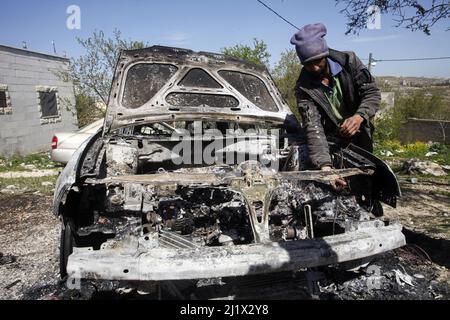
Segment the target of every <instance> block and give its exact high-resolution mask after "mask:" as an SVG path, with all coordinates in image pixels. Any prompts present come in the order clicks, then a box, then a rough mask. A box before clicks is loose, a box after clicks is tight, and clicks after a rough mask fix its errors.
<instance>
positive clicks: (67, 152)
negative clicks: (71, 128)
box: [50, 149, 76, 163]
mask: <svg viewBox="0 0 450 320" xmlns="http://www.w3.org/2000/svg"><path fill="white" fill-rule="evenodd" d="M75 151H76V150H75V149H53V150H52V151H51V153H50V158H51V159H52V161H55V162H61V163H68V162H69V160H70V158H72V156H73V154H74V153H75Z"/></svg>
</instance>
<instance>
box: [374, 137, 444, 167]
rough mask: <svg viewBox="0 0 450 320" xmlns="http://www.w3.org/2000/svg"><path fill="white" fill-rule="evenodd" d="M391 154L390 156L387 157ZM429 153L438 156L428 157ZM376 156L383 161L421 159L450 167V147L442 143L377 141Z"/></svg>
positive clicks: (375, 146)
mask: <svg viewBox="0 0 450 320" xmlns="http://www.w3.org/2000/svg"><path fill="white" fill-rule="evenodd" d="M387 152H389V153H390V155H389V156H388V155H386V153H387ZM429 152H436V153H437V154H432V155H429V156H428V157H427V156H426V154H427V153H429ZM374 154H375V155H377V156H379V157H381V158H383V159H398V160H404V159H412V158H415V159H420V160H424V161H425V160H429V161H433V162H436V163H438V164H441V165H450V146H448V145H445V144H440V143H436V142H435V143H425V142H421V141H417V142H415V143H409V144H405V145H404V144H401V143H400V141H398V140H383V141H376V142H375V145H374Z"/></svg>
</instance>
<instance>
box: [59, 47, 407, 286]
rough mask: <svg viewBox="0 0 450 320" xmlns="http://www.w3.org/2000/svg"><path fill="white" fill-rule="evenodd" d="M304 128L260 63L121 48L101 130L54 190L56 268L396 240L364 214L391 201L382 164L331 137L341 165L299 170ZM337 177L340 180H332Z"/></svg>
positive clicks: (247, 267) (298, 257) (258, 269)
mask: <svg viewBox="0 0 450 320" xmlns="http://www.w3.org/2000/svg"><path fill="white" fill-rule="evenodd" d="M210 129H211V130H212V131H211V130H210ZM275 133H276V134H275ZM302 137H303V136H302V131H301V128H300V126H299V124H298V123H297V121H296V120H295V117H294V116H293V115H292V113H291V111H290V109H289V107H288V106H287V105H286V103H285V102H284V101H283V100H282V98H281V96H280V94H279V92H278V90H277V89H276V87H275V85H274V83H273V81H272V79H271V77H270V75H269V73H268V72H267V71H266V69H265V68H261V67H259V66H255V65H252V64H248V63H246V62H243V61H240V60H236V59H232V58H228V57H225V56H223V55H219V54H212V53H202V52H193V51H190V50H185V49H177V48H168V47H160V46H154V47H150V48H146V49H140V50H130V51H123V52H122V54H121V56H120V58H119V61H118V64H117V69H116V72H115V76H114V79H113V83H112V87H111V93H110V98H109V103H108V109H107V114H106V117H105V122H104V126H103V129H102V130H101V131H99V132H98V133H97V134H95V135H94V136H93V137H91V138H90V139H89V140H87V141H86V142H85V143H84V144H83V145H82V146H81V147H80V148H79V149H78V150H77V151H76V153H75V154H74V156H73V157H72V159H71V160H70V162H69V163H68V165H67V166H66V168H65V169H64V171H63V172H62V174H61V176H60V177H59V180H58V182H57V186H56V189H55V197H54V213H55V214H56V215H58V216H59V217H60V218H61V221H62V234H61V257H60V258H61V259H60V262H61V275H62V276H66V275H69V276H70V277H74V278H87V279H105V280H138V281H160V280H183V279H200V278H210V277H228V276H244V275H250V274H261V273H270V272H276V271H286V270H296V269H299V268H309V267H316V266H324V265H330V264H339V263H341V262H346V261H359V260H361V259H364V258H367V257H371V256H373V255H376V254H379V253H382V252H385V251H388V250H392V249H395V248H398V247H400V246H403V245H404V244H405V238H404V236H403V234H402V232H401V226H400V225H398V224H391V225H385V223H384V222H383V221H381V220H380V219H379V218H378V217H376V216H375V215H380V211H379V210H378V211H376V210H374V207H376V206H374V204H376V203H377V201H378V200H380V201H383V202H385V203H387V204H389V205H391V206H394V207H395V200H396V198H397V197H398V196H400V189H399V186H398V183H397V180H396V178H395V175H394V174H393V173H392V171H391V170H390V168H389V167H388V166H387V165H386V164H385V163H384V162H383V161H381V160H379V159H377V158H376V157H375V156H373V155H372V154H370V153H367V152H365V151H364V150H361V149H359V148H357V147H355V146H353V145H349V146H347V147H346V148H340V147H336V146H334V147H333V145H332V144H330V147H331V150H332V153H333V159H334V161H335V162H336V165H337V166H338V167H339V168H340V169H336V170H332V171H327V172H323V171H316V170H308V168H307V167H305V165H304V163H305V161H304V153H303V152H302V150H303V148H302V146H303V145H304V144H303V143H302V141H303V140H302ZM180 144H183V146H184V147H186V148H184V147H183V148H184V149H183V148H180ZM213 144H216V145H215V146H216V148H211V146H212V145H213ZM208 148H209V149H214V152H213V153H212V154H213V158H214V161H213V162H211V161H206V160H205V159H203V157H202V153H205V152H206V151H207V150H208ZM197 156H198V157H197ZM182 158H183V159H184V160H183V161H180V159H182ZM225 159H227V160H229V161H224V160H225ZM196 160H197V161H196ZM269 164H270V165H269ZM338 176H341V177H345V178H347V179H348V182H349V185H350V189H343V190H338V189H336V188H334V187H333V182H334V181H335V179H336V177H338ZM368 186H370V187H368Z"/></svg>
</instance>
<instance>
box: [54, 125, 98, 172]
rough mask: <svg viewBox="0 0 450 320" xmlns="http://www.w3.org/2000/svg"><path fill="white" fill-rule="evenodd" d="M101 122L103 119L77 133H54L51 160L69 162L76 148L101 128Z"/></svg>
mask: <svg viewBox="0 0 450 320" xmlns="http://www.w3.org/2000/svg"><path fill="white" fill-rule="evenodd" d="M103 121H104V119H103V118H102V119H100V120H97V121H95V122H93V123H91V124H89V125H87V126H85V127H83V128H81V129H80V130H78V131H77V132H59V133H55V135H54V136H53V138H52V151H51V158H52V160H53V161H55V162H61V163H67V162H69V160H70V158H71V157H72V155H73V153H74V152H75V151H76V150H77V149H78V147H79V146H80V145H81V144H82V143H83V142H84V141H86V140H87V139H88V138H89V137H91V136H92V135H94V134H95V133H96V132H97V131H98V130H99V129H100V128H101V127H102V126H103Z"/></svg>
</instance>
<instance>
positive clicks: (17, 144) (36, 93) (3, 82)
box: [0, 45, 78, 156]
mask: <svg viewBox="0 0 450 320" xmlns="http://www.w3.org/2000/svg"><path fill="white" fill-rule="evenodd" d="M68 66H69V60H68V59H65V58H61V57H57V56H52V55H48V54H42V53H38V52H32V51H29V50H24V49H18V48H13V47H8V46H3V45H0V155H4V156H9V155H12V154H28V153H33V152H39V151H45V150H49V149H50V147H51V139H52V137H53V134H54V133H55V132H57V131H66V132H73V131H76V130H77V129H78V125H77V117H76V114H75V111H74V110H75V108H74V106H75V96H74V89H73V84H72V83H71V82H64V81H62V80H61V79H60V78H59V77H58V76H57V74H56V73H57V72H58V70H62V69H67V68H68Z"/></svg>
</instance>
